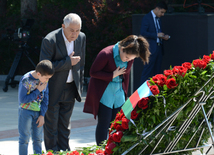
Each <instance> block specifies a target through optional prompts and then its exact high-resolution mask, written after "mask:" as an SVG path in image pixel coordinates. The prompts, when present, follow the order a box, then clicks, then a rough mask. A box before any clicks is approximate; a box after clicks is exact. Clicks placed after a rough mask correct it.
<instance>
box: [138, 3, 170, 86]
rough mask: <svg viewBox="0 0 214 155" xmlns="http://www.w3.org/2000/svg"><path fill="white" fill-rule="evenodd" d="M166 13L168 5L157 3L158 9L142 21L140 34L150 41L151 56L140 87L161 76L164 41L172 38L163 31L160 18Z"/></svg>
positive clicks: (145, 67)
mask: <svg viewBox="0 0 214 155" xmlns="http://www.w3.org/2000/svg"><path fill="white" fill-rule="evenodd" d="M166 11H167V5H166V3H165V2H163V1H162V2H159V3H157V5H156V7H155V8H154V9H153V10H151V12H149V13H148V14H146V15H145V16H144V17H143V19H142V24H141V30H140V33H141V35H142V36H144V37H145V38H146V39H147V40H148V42H149V45H150V52H151V55H150V59H149V63H148V64H146V65H145V66H144V68H143V72H142V75H141V83H140V85H141V84H143V83H144V82H145V81H146V80H148V78H149V77H152V76H154V75H156V74H160V70H161V62H162V55H163V43H162V41H163V40H168V39H169V38H170V36H169V35H166V34H164V33H163V32H162V31H161V20H160V17H162V16H164V14H165V12H166Z"/></svg>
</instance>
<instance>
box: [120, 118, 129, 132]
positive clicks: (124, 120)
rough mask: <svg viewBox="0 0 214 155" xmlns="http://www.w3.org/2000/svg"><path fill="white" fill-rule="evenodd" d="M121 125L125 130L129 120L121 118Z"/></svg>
mask: <svg viewBox="0 0 214 155" xmlns="http://www.w3.org/2000/svg"><path fill="white" fill-rule="evenodd" d="M122 127H123V129H125V130H126V129H128V128H129V120H128V119H127V118H122Z"/></svg>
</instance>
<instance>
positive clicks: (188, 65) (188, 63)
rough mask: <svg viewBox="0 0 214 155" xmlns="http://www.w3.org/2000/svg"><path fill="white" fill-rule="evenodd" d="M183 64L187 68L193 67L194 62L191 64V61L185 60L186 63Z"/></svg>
mask: <svg viewBox="0 0 214 155" xmlns="http://www.w3.org/2000/svg"><path fill="white" fill-rule="evenodd" d="M182 66H183V67H184V68H186V69H191V68H192V64H191V63H190V62H184V63H183V64H182Z"/></svg>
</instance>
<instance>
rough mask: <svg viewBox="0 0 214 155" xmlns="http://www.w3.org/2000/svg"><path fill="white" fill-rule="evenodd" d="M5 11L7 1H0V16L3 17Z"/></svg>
mask: <svg viewBox="0 0 214 155" xmlns="http://www.w3.org/2000/svg"><path fill="white" fill-rule="evenodd" d="M6 11H7V0H0V16H1V17H4V16H5V15H6Z"/></svg>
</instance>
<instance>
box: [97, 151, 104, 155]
mask: <svg viewBox="0 0 214 155" xmlns="http://www.w3.org/2000/svg"><path fill="white" fill-rule="evenodd" d="M99 153H103V155H104V151H103V150H96V154H99ZM100 155H101V154H100Z"/></svg>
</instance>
